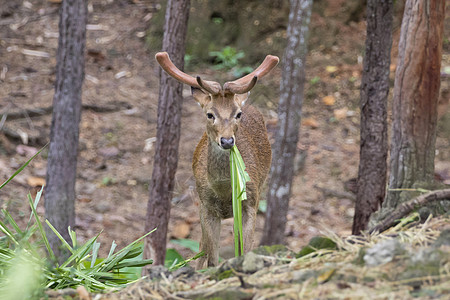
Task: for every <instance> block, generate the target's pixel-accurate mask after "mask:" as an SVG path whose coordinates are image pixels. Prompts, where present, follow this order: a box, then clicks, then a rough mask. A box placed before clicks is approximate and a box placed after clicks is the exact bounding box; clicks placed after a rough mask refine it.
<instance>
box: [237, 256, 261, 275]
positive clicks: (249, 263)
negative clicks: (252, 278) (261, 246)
mask: <svg viewBox="0 0 450 300" xmlns="http://www.w3.org/2000/svg"><path fill="white" fill-rule="evenodd" d="M262 268H264V259H263V258H262V257H261V256H260V255H258V254H256V253H254V252H248V253H247V254H245V255H244V261H243V262H242V271H243V272H244V273H255V272H256V271H258V270H260V269H262Z"/></svg>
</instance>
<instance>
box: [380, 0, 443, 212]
mask: <svg viewBox="0 0 450 300" xmlns="http://www.w3.org/2000/svg"><path fill="white" fill-rule="evenodd" d="M444 11H445V0H408V1H407V2H406V5H405V12H404V16H403V22H402V28H401V34H400V44H399V58H398V65H397V71H396V74H395V87H394V103H393V130H392V142H391V161H390V176H389V189H405V188H414V187H417V186H420V184H423V183H427V182H428V183H429V182H432V181H433V180H434V178H433V177H434V156H435V141H436V123H437V105H438V99H439V86H440V68H441V57H442V39H443V24H444V15H445V13H444ZM404 198H405V199H404ZM406 198H408V195H407V192H398V191H388V194H387V198H386V202H385V205H383V209H384V208H385V207H386V208H387V209H393V208H395V207H397V206H398V205H399V204H400V203H401V202H403V201H405V200H406Z"/></svg>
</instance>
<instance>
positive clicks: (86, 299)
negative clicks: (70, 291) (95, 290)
mask: <svg viewBox="0 0 450 300" xmlns="http://www.w3.org/2000/svg"><path fill="white" fill-rule="evenodd" d="M77 293H78V297H79V299H80V300H91V296H90V295H89V293H88V291H87V290H86V288H85V287H84V286H81V285H80V286H79V287H77Z"/></svg>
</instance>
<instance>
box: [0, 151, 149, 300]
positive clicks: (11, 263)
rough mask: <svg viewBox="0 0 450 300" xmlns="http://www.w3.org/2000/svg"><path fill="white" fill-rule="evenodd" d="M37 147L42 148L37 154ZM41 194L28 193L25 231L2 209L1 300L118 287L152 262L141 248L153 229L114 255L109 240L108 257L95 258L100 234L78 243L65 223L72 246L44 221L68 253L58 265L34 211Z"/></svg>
mask: <svg viewBox="0 0 450 300" xmlns="http://www.w3.org/2000/svg"><path fill="white" fill-rule="evenodd" d="M41 151H42V149H41V150H40V151H39V152H38V153H37V154H39V153H40V152H41ZM37 154H36V155H37ZM36 155H35V156H36ZM35 156H33V157H32V158H31V159H29V160H28V161H27V162H26V163H25V164H24V165H23V166H22V167H21V168H19V170H18V171H17V172H15V173H14V174H13V175H12V176H11V177H10V178H9V179H8V180H6V181H5V183H3V184H2V185H1V186H0V189H1V188H3V187H4V186H5V185H6V184H7V183H8V182H9V181H11V180H12V179H13V178H14V177H15V176H16V175H17V174H19V173H20V172H21V171H22V170H23V169H24V168H25V167H26V166H27V165H28V164H29V163H30V161H31V160H32V159H33V158H34V157H35ZM42 192H43V188H42V189H41V190H40V191H39V192H38V193H37V195H36V198H35V200H34V201H33V199H32V197H31V195H30V194H28V201H29V204H30V207H31V211H32V212H31V214H30V218H29V221H28V224H27V226H26V228H25V229H21V228H20V227H19V225H18V224H17V222H16V221H15V220H14V218H13V217H12V215H11V214H10V213H9V212H8V211H7V210H6V209H2V211H1V213H2V218H1V219H0V232H2V233H3V235H2V236H0V295H2V299H26V298H35V297H36V295H37V294H38V293H39V292H42V290H44V289H46V288H51V289H64V288H76V287H77V286H85V287H86V289H87V290H88V291H90V292H99V291H102V290H105V289H114V288H122V287H124V286H126V285H127V284H128V283H131V282H133V281H135V280H136V279H138V278H139V277H140V275H139V274H137V273H136V272H133V271H136V268H141V267H143V266H146V265H149V264H151V263H152V262H153V261H152V260H151V259H147V260H144V259H142V252H143V249H144V245H143V242H142V240H143V239H144V238H145V237H146V236H147V235H149V234H150V233H151V232H153V231H154V230H153V231H151V232H149V233H147V234H146V235H144V236H142V237H141V238H139V239H137V240H136V241H134V242H133V243H131V244H129V245H128V246H126V247H125V248H123V249H122V250H120V251H118V252H116V253H114V250H115V248H116V246H117V245H116V244H115V243H114V242H113V244H112V246H111V249H110V251H109V255H108V257H107V258H104V259H101V258H98V251H99V248H100V243H98V242H97V238H98V236H99V235H100V234H98V235H97V236H95V237H93V238H91V239H90V240H88V241H87V242H86V243H84V244H81V245H79V244H78V242H77V238H76V234H75V232H74V231H73V230H71V229H70V227H69V228H68V230H69V235H70V237H71V243H72V246H70V244H69V243H68V242H67V241H65V240H64V239H63V237H62V236H61V234H60V233H59V232H58V231H57V230H56V229H55V228H54V227H53V226H52V225H51V224H50V222H48V220H46V221H45V223H46V224H47V225H48V226H49V227H50V228H51V229H52V231H53V232H54V233H55V234H56V235H57V236H58V237H59V239H60V240H61V242H62V245H63V247H65V248H66V249H67V250H68V251H69V252H70V254H71V255H70V257H69V258H68V259H67V260H66V261H64V262H62V263H61V264H58V263H57V259H56V257H55V254H54V253H53V251H52V249H51V248H50V244H49V242H48V238H47V235H46V233H45V230H44V225H43V223H42V222H41V220H40V217H39V216H38V214H37V212H36V207H37V205H38V203H39V201H40V199H41V196H42ZM33 221H34V222H33ZM133 268H134V269H133Z"/></svg>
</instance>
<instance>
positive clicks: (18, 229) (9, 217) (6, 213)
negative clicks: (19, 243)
mask: <svg viewBox="0 0 450 300" xmlns="http://www.w3.org/2000/svg"><path fill="white" fill-rule="evenodd" d="M2 212H3V214H4V215H5V217H6V219H7V220H8V223H9V224H11V226H12V227H13V228H14V230H15V231H16V232H17V233H18V234H20V235H21V236H22V235H23V231H22V230H20V228H19V225H17V223H16V221H14V219H13V217H12V216H11V214H10V213H9V211H7V210H6V209H2Z"/></svg>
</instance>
